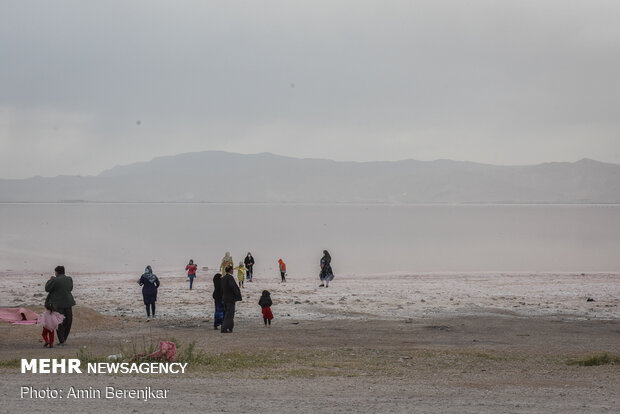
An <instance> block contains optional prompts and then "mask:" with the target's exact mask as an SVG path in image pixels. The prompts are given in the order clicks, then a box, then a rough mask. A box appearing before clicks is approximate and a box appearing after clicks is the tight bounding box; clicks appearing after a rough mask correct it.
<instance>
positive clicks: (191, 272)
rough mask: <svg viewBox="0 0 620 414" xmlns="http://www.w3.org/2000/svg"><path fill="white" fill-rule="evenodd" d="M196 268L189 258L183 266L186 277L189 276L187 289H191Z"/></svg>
mask: <svg viewBox="0 0 620 414" xmlns="http://www.w3.org/2000/svg"><path fill="white" fill-rule="evenodd" d="M196 270H198V265H196V264H194V261H193V260H192V259H190V260H189V263H188V264H187V266H185V271H186V272H187V277H188V278H189V290H192V286H194V278H195V277H196Z"/></svg>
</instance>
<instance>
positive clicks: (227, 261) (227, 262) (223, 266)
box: [220, 252, 234, 275]
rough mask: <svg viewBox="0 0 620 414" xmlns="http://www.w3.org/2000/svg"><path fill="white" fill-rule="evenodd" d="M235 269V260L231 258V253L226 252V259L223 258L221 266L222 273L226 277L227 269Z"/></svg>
mask: <svg viewBox="0 0 620 414" xmlns="http://www.w3.org/2000/svg"><path fill="white" fill-rule="evenodd" d="M228 266H230V267H233V266H234V264H233V259H232V257H230V253H229V252H226V254H225V255H224V257H223V258H222V264H220V272H221V273H222V274H223V275H225V274H226V267H228Z"/></svg>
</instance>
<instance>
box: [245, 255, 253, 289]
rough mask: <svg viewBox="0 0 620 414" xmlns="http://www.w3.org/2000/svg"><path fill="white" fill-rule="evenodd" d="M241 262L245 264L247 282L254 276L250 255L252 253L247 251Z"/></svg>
mask: <svg viewBox="0 0 620 414" xmlns="http://www.w3.org/2000/svg"><path fill="white" fill-rule="evenodd" d="M243 264H244V265H245V268H246V269H248V274H247V276H248V282H251V281H252V278H253V277H254V257H252V253H250V252H248V255H247V256H245V259H244V260H243Z"/></svg>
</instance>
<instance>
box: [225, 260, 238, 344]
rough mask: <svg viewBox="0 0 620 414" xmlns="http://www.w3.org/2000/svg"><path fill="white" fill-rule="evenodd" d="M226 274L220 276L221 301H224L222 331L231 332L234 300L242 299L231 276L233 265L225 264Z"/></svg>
mask: <svg viewBox="0 0 620 414" xmlns="http://www.w3.org/2000/svg"><path fill="white" fill-rule="evenodd" d="M225 271H226V275H225V276H224V277H223V278H222V301H223V302H224V322H223V323H222V331H221V332H222V333H232V331H233V328H234V327H235V320H234V319H235V302H238V301H240V300H242V298H241V290H240V289H239V286H237V283H236V282H235V278H234V277H233V275H232V273H233V267H232V266H227V267H226V269H225Z"/></svg>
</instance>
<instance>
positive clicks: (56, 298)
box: [45, 266, 75, 346]
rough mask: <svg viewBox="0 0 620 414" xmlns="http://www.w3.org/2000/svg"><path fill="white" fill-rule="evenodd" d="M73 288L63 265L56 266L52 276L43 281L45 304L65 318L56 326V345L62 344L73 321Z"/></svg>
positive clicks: (71, 280)
mask: <svg viewBox="0 0 620 414" xmlns="http://www.w3.org/2000/svg"><path fill="white" fill-rule="evenodd" d="M72 290H73V279H72V278H71V277H69V276H67V275H65V267H64V266H56V268H55V269H54V276H52V277H50V280H48V281H47V283H45V291H46V292H48V294H47V298H46V299H45V303H46V304H51V305H52V306H53V307H54V309H55V310H56V312H58V313H60V314H61V315H64V317H65V319H64V320H63V321H62V323H61V324H59V325H58V328H56V336H57V337H58V345H60V346H63V345H64V344H65V341H66V340H67V338H68V337H69V332H71V324H72V323H73V309H72V308H73V306H75V299H73V295H72V294H71V291H72Z"/></svg>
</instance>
